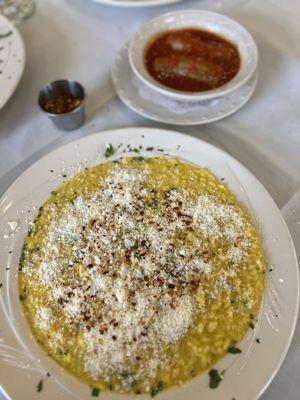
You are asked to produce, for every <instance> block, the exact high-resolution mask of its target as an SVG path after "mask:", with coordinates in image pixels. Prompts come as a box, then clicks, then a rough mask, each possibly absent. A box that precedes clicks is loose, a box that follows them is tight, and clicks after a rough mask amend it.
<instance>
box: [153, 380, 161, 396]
mask: <svg viewBox="0 0 300 400" xmlns="http://www.w3.org/2000/svg"><path fill="white" fill-rule="evenodd" d="M163 388H164V383H163V381H159V382H157V384H156V385H155V386H152V388H151V389H150V396H151V397H155V396H156V395H157V394H158V393H159V392H161V391H162V390H163Z"/></svg>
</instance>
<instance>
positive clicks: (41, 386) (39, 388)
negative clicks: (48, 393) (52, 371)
mask: <svg viewBox="0 0 300 400" xmlns="http://www.w3.org/2000/svg"><path fill="white" fill-rule="evenodd" d="M43 386H44V381H43V379H41V380H40V381H39V383H38V384H37V386H36V390H37V392H38V393H39V392H41V391H42V390H43Z"/></svg>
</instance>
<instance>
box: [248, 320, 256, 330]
mask: <svg viewBox="0 0 300 400" xmlns="http://www.w3.org/2000/svg"><path fill="white" fill-rule="evenodd" d="M249 326H250V328H251V329H254V328H255V325H254V323H253V322H252V321H251V322H250V323H249Z"/></svg>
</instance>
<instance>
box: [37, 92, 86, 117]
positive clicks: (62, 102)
mask: <svg viewBox="0 0 300 400" xmlns="http://www.w3.org/2000/svg"><path fill="white" fill-rule="evenodd" d="M81 103H82V99H80V98H79V97H74V96H72V95H67V94H61V95H59V96H57V97H56V98H55V99H49V100H47V101H46V103H45V105H44V109H45V111H47V112H48V113H51V114H66V113H69V112H71V111H73V110H75V109H76V108H78V107H79V106H80V104H81Z"/></svg>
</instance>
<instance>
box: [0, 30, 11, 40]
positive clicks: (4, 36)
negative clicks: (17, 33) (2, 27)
mask: <svg viewBox="0 0 300 400" xmlns="http://www.w3.org/2000/svg"><path fill="white" fill-rule="evenodd" d="M10 35H12V31H8V32H6V33H2V34H1V35H0V39H4V38H7V37H8V36H10Z"/></svg>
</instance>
